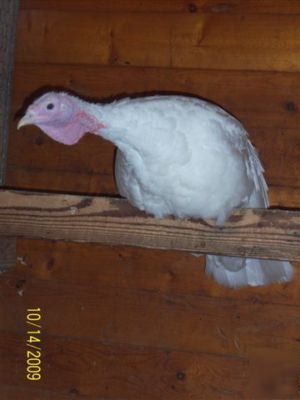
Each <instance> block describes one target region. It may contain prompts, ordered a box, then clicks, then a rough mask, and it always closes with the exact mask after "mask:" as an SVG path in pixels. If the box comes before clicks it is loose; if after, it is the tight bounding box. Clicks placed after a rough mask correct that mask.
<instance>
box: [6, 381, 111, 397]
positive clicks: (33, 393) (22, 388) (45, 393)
mask: <svg viewBox="0 0 300 400" xmlns="http://www.w3.org/2000/svg"><path fill="white" fill-rule="evenodd" d="M59 378H60V377H57V380H59ZM72 389H73V388H72ZM0 393H1V395H2V398H3V399H4V400H28V399H30V400H41V399H42V400H70V399H72V397H73V398H74V396H76V397H75V398H76V400H77V399H78V400H108V399H105V398H101V399H100V398H99V397H98V398H95V397H91V396H88V397H87V396H80V395H79V394H77V392H76V391H73V392H70V393H67V394H65V393H58V392H56V391H53V390H51V388H49V390H43V389H39V388H36V387H32V386H31V385H30V384H29V382H28V383H27V384H26V385H20V384H19V382H18V383H16V384H14V385H5V384H0Z"/></svg>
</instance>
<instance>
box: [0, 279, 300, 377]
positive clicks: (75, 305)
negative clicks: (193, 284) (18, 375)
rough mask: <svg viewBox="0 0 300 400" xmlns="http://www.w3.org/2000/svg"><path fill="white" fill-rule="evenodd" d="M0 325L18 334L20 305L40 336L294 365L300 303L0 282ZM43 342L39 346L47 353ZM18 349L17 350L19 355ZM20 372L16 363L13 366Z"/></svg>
mask: <svg viewBox="0 0 300 400" xmlns="http://www.w3.org/2000/svg"><path fill="white" fill-rule="evenodd" d="M0 287H1V293H0V300H1V302H2V304H4V302H5V300H6V302H7V299H9V303H8V302H7V307H9V310H14V312H13V313H10V312H7V308H6V307H3V306H2V307H1V326H3V327H4V328H3V330H2V331H5V332H7V333H13V332H19V333H22V334H24V332H25V329H26V327H25V326H24V313H25V309H26V308H27V307H40V308H41V309H42V310H43V317H42V318H43V325H42V327H43V334H44V335H51V336H59V337H66V338H70V339H71V338H74V339H82V340H84V341H91V342H92V343H95V342H96V341H98V342H100V341H101V342H102V343H105V344H107V345H115V344H123V343H124V344H128V345H132V346H145V347H152V348H157V349H164V350H174V351H184V352H191V353H205V354H217V355H219V356H220V355H223V356H224V357H238V358H246V359H253V360H254V359H261V360H263V359H265V360H266V359H270V360H272V362H274V360H275V359H280V358H282V361H283V360H286V361H296V362H299V353H300V349H299V334H300V328H299V306H291V305H279V304H260V303H258V302H256V303H255V302H253V301H244V300H242V299H241V300H240V301H236V300H230V299H224V298H223V299H221V298H220V299H217V298H209V297H204V296H202V295H201V293H199V294H198V295H189V294H187V295H175V294H165V293H159V292H155V291H148V290H130V289H128V290H127V289H121V288H117V287H116V288H113V287H107V288H105V287H102V288H100V287H99V288H98V289H97V290H93V288H92V289H91V288H90V287H89V286H83V285H70V284H68V283H56V282H51V281H45V280H44V281H41V280H36V279H28V280H27V281H26V282H25V283H24V285H23V293H22V296H20V294H19V291H18V290H17V289H16V288H15V286H14V285H11V284H8V283H6V282H5V280H4V279H0ZM46 348H47V344H46V342H45V343H44V347H43V349H44V350H46ZM23 354H24V353H23ZM18 365H19V368H21V369H22V371H23V366H22V365H21V364H20V363H18Z"/></svg>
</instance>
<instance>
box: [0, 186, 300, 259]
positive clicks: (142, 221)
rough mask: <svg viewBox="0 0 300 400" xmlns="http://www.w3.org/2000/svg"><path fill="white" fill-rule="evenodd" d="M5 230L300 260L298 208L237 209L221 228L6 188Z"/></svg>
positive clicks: (1, 208)
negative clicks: (292, 209)
mask: <svg viewBox="0 0 300 400" xmlns="http://www.w3.org/2000/svg"><path fill="white" fill-rule="evenodd" d="M0 234H1V235H6V236H13V237H14V236H16V237H21V238H22V237H24V238H26V237H29V238H44V239H55V240H69V241H80V242H91V243H106V244H111V245H118V244H122V245H131V246H139V247H146V248H158V249H174V250H184V251H194V252H201V253H213V254H227V255H234V256H249V257H253V258H270V259H272V258H273V259H289V260H299V261H300V250H299V249H300V246H299V245H300V215H299V212H296V211H282V210H237V211H236V212H235V213H234V214H233V215H232V217H231V218H230V219H229V220H228V222H226V224H225V226H224V227H222V228H219V227H216V226H215V223H214V222H213V221H209V220H208V221H203V220H199V221H187V220H175V219H161V220H158V219H154V218H152V217H149V216H148V215H146V214H145V213H142V212H140V211H138V210H136V209H135V208H133V207H132V206H130V205H129V204H128V202H127V201H126V200H122V199H114V198H105V197H102V198H101V197H82V196H72V195H58V194H45V193H44V194H36V193H30V192H14V191H1V192H0Z"/></svg>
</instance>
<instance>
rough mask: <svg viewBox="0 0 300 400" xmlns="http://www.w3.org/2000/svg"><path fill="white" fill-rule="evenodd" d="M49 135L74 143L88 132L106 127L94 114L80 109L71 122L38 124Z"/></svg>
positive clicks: (59, 140) (61, 140)
mask: <svg viewBox="0 0 300 400" xmlns="http://www.w3.org/2000/svg"><path fill="white" fill-rule="evenodd" d="M37 125H38V127H39V128H41V129H42V130H43V131H44V132H45V133H46V134H47V135H48V136H50V137H51V138H52V139H54V140H56V141H57V142H60V143H63V144H66V145H73V144H76V143H77V142H78V141H79V140H80V139H81V138H82V137H83V136H84V135H85V134H86V133H88V132H90V133H97V132H99V131H100V130H101V129H103V128H105V125H103V124H102V123H101V122H99V121H98V120H97V119H96V118H95V117H94V116H92V115H90V114H88V113H86V112H85V111H81V110H80V111H78V112H77V113H76V114H75V115H74V116H73V117H72V118H71V120H70V121H69V122H67V123H65V122H64V123H62V122H57V123H55V124H54V123H53V122H51V124H50V123H49V124H47V123H39V124H37Z"/></svg>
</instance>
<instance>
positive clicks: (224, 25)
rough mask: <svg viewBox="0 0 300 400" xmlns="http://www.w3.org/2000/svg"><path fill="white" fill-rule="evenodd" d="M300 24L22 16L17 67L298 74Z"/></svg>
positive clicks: (184, 17) (222, 17)
mask: <svg viewBox="0 0 300 400" xmlns="http://www.w3.org/2000/svg"><path fill="white" fill-rule="evenodd" d="M299 21H300V14H298V15H293V14H282V15H280V14H272V15H271V14H257V15H252V14H249V15H247V16H245V15H243V16H241V15H239V14H235V13H232V14H230V13H197V14H195V13H189V14H188V13H187V14H177V13H169V14H166V13H104V14H102V13H101V12H99V13H96V12H95V11H82V12H80V13H79V12H68V11H56V10H52V9H51V10H50V9H48V10H38V9H34V10H22V11H21V13H20V20H19V24H18V32H17V53H16V59H17V61H18V62H25V63H41V62H46V63H49V64H55V63H60V64H81V65H83V64H84V65H86V64H93V65H134V66H148V67H149V66H152V67H173V68H197V69H214V70H215V69H220V70H260V71H262V70H269V71H289V72H292V71H293V72H296V71H297V72H299V70H300V61H299V60H300V58H299V50H298V48H299V43H300V42H299V39H298V38H299V37H300V24H299ZM78 26H80V29H78ZM153 27H155V29H153ZM236 32H238V35H237V34H236ZM58 44H59V45H58Z"/></svg>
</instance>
